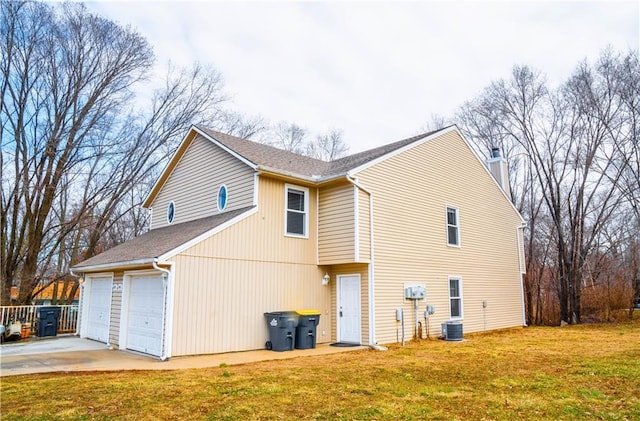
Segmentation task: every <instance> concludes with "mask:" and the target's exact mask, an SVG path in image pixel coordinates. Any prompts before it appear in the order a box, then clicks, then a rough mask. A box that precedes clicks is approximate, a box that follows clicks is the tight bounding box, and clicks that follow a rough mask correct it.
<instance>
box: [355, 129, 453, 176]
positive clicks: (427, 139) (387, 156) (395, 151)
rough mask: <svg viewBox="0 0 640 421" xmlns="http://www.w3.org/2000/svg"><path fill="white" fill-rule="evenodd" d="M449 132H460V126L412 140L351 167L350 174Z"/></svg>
mask: <svg viewBox="0 0 640 421" xmlns="http://www.w3.org/2000/svg"><path fill="white" fill-rule="evenodd" d="M449 132H458V133H459V132H460V131H459V130H458V128H457V127H456V126H449V127H446V128H444V129H442V130H439V131H437V132H435V133H432V134H430V135H429V136H425V137H423V138H422V139H418V140H416V141H415V142H411V143H409V144H408V145H405V146H403V147H401V148H398V149H395V150H393V151H391V152H389V153H387V154H385V155H382V156H379V157H378V158H376V159H372V160H371V161H367V162H365V163H364V164H362V165H360V166H359V167H355V168H353V169H351V170H350V171H349V172H348V174H349V175H350V176H354V175H355V174H357V173H359V172H360V171H364V170H366V169H367V168H370V167H372V166H374V165H377V164H379V163H381V162H383V161H386V160H387V159H389V158H393V157H394V156H396V155H399V154H401V153H403V152H405V151H408V150H410V149H413V148H415V147H416V146H420V145H422V144H423V143H425V142H428V141H429V140H432V139H435V138H436V137H440V136H442V135H445V134H447V133H449ZM461 135H462V134H461Z"/></svg>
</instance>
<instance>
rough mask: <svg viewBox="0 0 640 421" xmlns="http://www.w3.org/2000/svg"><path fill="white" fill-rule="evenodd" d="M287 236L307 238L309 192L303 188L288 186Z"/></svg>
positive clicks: (286, 189)
mask: <svg viewBox="0 0 640 421" xmlns="http://www.w3.org/2000/svg"><path fill="white" fill-rule="evenodd" d="M285 194H286V197H285V201H286V209H287V211H286V215H285V235H290V236H294V237H307V231H308V224H309V218H308V215H307V213H308V208H309V190H307V189H305V188H302V187H292V186H286V188H285Z"/></svg>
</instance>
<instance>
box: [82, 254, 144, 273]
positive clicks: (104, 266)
mask: <svg viewBox="0 0 640 421" xmlns="http://www.w3.org/2000/svg"><path fill="white" fill-rule="evenodd" d="M154 261H156V258H155V257H148V258H144V259H137V260H127V261H125V262H113V263H102V264H98V265H89V266H82V265H79V266H73V267H72V268H71V270H73V271H74V272H81V273H86V272H95V271H99V270H108V269H116V268H133V267H138V266H147V265H150V264H152V263H153V262H154Z"/></svg>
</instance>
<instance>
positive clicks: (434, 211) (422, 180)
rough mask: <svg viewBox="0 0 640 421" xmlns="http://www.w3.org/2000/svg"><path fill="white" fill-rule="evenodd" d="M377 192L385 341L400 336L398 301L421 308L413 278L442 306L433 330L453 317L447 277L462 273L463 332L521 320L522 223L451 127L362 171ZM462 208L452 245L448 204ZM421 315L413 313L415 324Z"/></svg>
mask: <svg viewBox="0 0 640 421" xmlns="http://www.w3.org/2000/svg"><path fill="white" fill-rule="evenodd" d="M358 178H359V181H360V182H361V183H362V184H363V185H364V186H366V187H367V188H368V189H370V190H372V191H373V195H374V203H375V212H374V235H375V256H374V259H375V292H376V302H375V312H376V339H377V341H378V342H380V343H390V342H395V340H396V321H395V309H396V308H400V307H402V308H404V309H405V315H411V314H412V308H413V305H412V303H411V302H407V301H405V300H404V295H403V286H404V284H405V283H411V282H413V283H424V284H425V285H426V288H427V299H426V300H424V301H421V302H420V303H419V304H420V310H421V311H420V314H422V313H423V312H424V309H425V307H426V305H427V304H432V305H434V306H435V307H436V313H435V314H434V315H433V316H432V317H431V320H430V333H431V335H434V334H438V332H439V329H440V323H441V322H444V321H447V320H448V319H449V302H448V301H449V293H448V280H449V277H450V276H460V277H461V279H462V291H463V314H464V319H463V323H464V331H465V332H473V331H480V330H483V329H484V316H485V314H484V312H483V307H482V301H483V300H487V301H488V307H487V309H486V327H487V329H495V328H503V327H510V326H521V325H522V300H521V292H520V282H521V274H520V267H519V258H518V253H519V252H518V241H517V235H516V234H515V230H516V228H517V227H518V226H520V224H521V220H520V217H519V215H518V214H517V212H516V211H515V210H514V209H513V208H512V206H511V205H510V204H509V203H508V201H507V200H506V198H505V196H504V195H503V193H502V192H501V191H500V189H499V187H498V186H497V185H496V184H495V182H494V181H493V180H492V178H491V175H490V174H489V173H488V172H487V170H486V168H485V167H484V165H483V164H482V163H481V162H479V161H478V160H477V159H476V158H475V156H474V155H473V153H472V152H471V150H470V149H469V147H468V146H467V145H466V143H465V142H464V141H463V140H462V139H461V138H460V137H459V135H458V134H457V133H455V132H449V133H447V134H444V135H442V136H440V137H437V138H434V139H432V140H430V141H427V142H425V143H423V144H421V145H418V146H415V147H414V148H412V149H409V150H407V151H405V152H403V153H400V154H397V155H395V156H393V157H391V158H389V159H387V160H385V161H382V162H380V163H378V164H376V165H374V166H372V167H370V168H367V169H365V170H362V171H361V172H360V173H359V174H358ZM447 206H453V207H456V208H457V209H458V212H459V224H460V241H461V246H460V247H450V246H447V237H446V236H447V228H446V207H447ZM414 318H415V316H411V317H410V318H408V317H406V320H407V322H406V323H408V326H411V324H409V321H411V323H415V320H414Z"/></svg>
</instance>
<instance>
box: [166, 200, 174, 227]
mask: <svg viewBox="0 0 640 421" xmlns="http://www.w3.org/2000/svg"><path fill="white" fill-rule="evenodd" d="M175 216H176V204H175V203H173V202H169V206H167V222H168V223H170V224H171V223H172V222H173V219H174V218H175Z"/></svg>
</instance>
